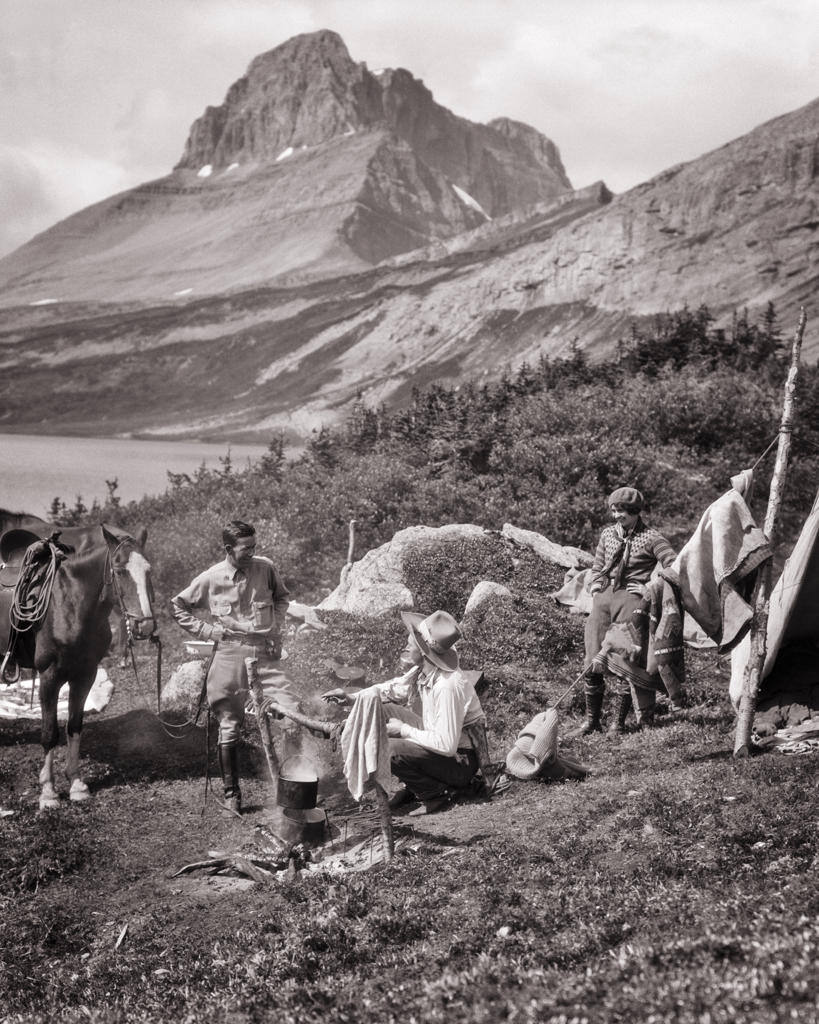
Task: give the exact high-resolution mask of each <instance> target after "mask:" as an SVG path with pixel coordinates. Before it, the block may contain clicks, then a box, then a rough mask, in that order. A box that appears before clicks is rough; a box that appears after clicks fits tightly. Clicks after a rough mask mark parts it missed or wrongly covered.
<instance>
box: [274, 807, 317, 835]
mask: <svg viewBox="0 0 819 1024" xmlns="http://www.w3.org/2000/svg"><path fill="white" fill-rule="evenodd" d="M283 813H284V817H285V819H286V820H287V821H288V822H291V823H292V825H293V827H294V828H295V829H296V830H297V831H298V836H299V838H300V839H301V840H302V841H303V842H307V843H310V842H313V843H319V842H321V841H322V839H324V835H325V832H326V830H327V812H326V811H324V810H323V809H322V808H321V807H308V808H305V809H304V810H297V809H292V808H289V807H288V808H285V810H284V812H283Z"/></svg>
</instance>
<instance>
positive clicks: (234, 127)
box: [176, 31, 571, 217]
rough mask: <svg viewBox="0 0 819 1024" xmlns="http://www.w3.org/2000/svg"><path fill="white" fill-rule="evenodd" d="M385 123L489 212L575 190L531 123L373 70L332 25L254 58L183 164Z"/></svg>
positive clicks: (267, 157)
mask: <svg viewBox="0 0 819 1024" xmlns="http://www.w3.org/2000/svg"><path fill="white" fill-rule="evenodd" d="M374 130H385V131H388V132H389V133H391V134H392V135H394V136H395V137H396V138H397V139H400V140H401V141H402V142H404V143H405V144H406V145H407V146H409V147H410V149H411V150H412V151H413V153H415V154H416V156H417V158H418V159H419V160H420V161H422V162H423V163H424V164H425V165H426V166H427V167H429V168H432V169H435V170H437V171H440V172H442V173H443V174H444V175H445V176H446V177H447V178H448V179H449V180H450V181H451V182H453V183H455V184H457V185H458V186H459V187H460V188H462V189H463V190H464V191H466V192H467V193H468V194H469V195H470V196H472V197H473V198H474V199H475V200H476V202H477V203H479V204H480V206H481V207H482V209H484V210H485V211H486V212H487V214H488V215H489V216H492V217H494V216H497V215H499V214H504V213H509V212H510V211H511V210H514V209H520V208H522V207H525V206H529V205H531V204H532V203H536V202H540V201H542V200H544V199H547V198H549V197H551V196H553V195H557V194H558V193H560V192H564V191H569V190H570V189H571V183H570V181H569V179H568V177H567V176H566V171H565V169H564V167H563V164H562V162H561V159H560V153H559V152H558V150H557V147H556V146H555V144H554V143H553V142H552V141H551V140H550V139H547V138H546V137H545V136H543V135H541V134H540V132H538V131H536V130H535V129H534V128H531V127H529V126H528V125H525V124H521V123H520V122H515V121H512V120H510V119H508V118H498V119H497V120H495V121H490V122H489V124H487V125H481V124H474V123H473V122H471V121H467V120H466V119H464V118H461V117H457V116H456V115H454V114H453V113H452V112H451V111H449V110H447V109H446V108H445V107H442V106H440V105H439V104H438V103H436V102H435V99H434V98H433V95H432V93H431V92H430V91H429V89H427V88H426V86H425V85H424V84H423V82H421V81H419V80H418V79H416V78H414V77H413V75H412V74H411V73H410V72H409V71H406V70H404V69H403V68H398V69H385V70H383V71H380V72H378V73H377V74H373V73H371V72H370V71H369V70H368V69H367V66H366V64H364V63H359V64H357V63H355V62H354V61H353V60H352V59H351V57H350V55H349V53H348V51H347V47H346V46H345V45H344V42H343V41H342V39H341V37H340V36H339V35H337V34H336V33H335V32H329V31H322V32H317V33H312V34H309V35H301V36H296V37H295V38H293V39H290V40H288V41H287V42H286V43H283V44H282V45H281V46H279V47H277V48H276V49H275V50H271V51H270V52H269V53H264V54H262V55H261V56H259V57H257V58H256V59H255V60H254V61H253V62H252V63H251V65H250V67H249V68H248V70H247V73H246V74H245V75H244V76H243V77H242V78H240V79H239V80H238V81H237V82H235V83H234V84H233V85H232V86H231V88H230V89H229V91H228V94H227V96H226V97H225V102H224V103H223V104H222V106H220V107H208V108H207V109H206V111H205V113H204V114H203V115H202V117H201V118H199V119H198V120H197V121H196V122H194V125H193V127H192V128H191V132H190V135H189V137H188V141H187V143H186V145H185V151H184V153H183V155H182V158H181V160H180V161H179V163H178V164H177V167H176V169H177V170H179V169H187V170H192V171H199V170H200V168H202V167H204V166H210V167H212V168H213V169H214V170H221V169H224V168H227V167H230V166H231V165H234V164H238V165H240V166H241V165H243V164H247V163H251V164H254V163H270V162H272V161H276V160H279V159H282V158H284V159H286V157H284V156H283V155H284V154H288V155H289V154H291V153H293V152H295V151H296V150H299V149H301V148H302V147H305V148H309V147H312V146H317V145H320V144H321V143H325V142H329V141H330V140H331V139H334V138H338V137H344V138H347V137H349V136H351V135H354V134H355V133H356V132H360V131H364V132H368V131H374Z"/></svg>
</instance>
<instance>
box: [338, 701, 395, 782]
mask: <svg viewBox="0 0 819 1024" xmlns="http://www.w3.org/2000/svg"><path fill="white" fill-rule="evenodd" d="M341 753H342V755H343V756H344V777H345V779H346V780H347V788H348V789H349V790H350V793H351V794H352V796H353V798H354V799H356V800H360V799H361V797H362V796H363V794H364V791H365V790H366V789H367V787H368V786H369V785H370V784H371V783H378V785H379V786H381V788H382V789H383V790H384V791H385V792H389V788H390V778H391V775H390V744H389V740H388V738H387V716H386V714H385V713H384V708H383V706H382V701H381V694H380V692H379V691H378V689H376V687H374V686H368V687H367V689H365V690H361V691H360V692H359V693H358V694H356V697H355V700H354V701H353V707H352V710H351V711H350V714H349V715H348V717H347V721H346V722H345V723H344V731H343V732H342V734H341Z"/></svg>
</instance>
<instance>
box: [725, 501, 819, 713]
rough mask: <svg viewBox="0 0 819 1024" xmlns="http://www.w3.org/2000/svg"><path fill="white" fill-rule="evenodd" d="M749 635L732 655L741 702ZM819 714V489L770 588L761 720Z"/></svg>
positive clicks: (735, 694)
mask: <svg viewBox="0 0 819 1024" xmlns="http://www.w3.org/2000/svg"><path fill="white" fill-rule="evenodd" d="M750 651H751V641H750V636H747V635H746V636H745V637H744V638H743V640H742V641H741V642H740V643H739V644H738V645H737V647H735V648H734V650H733V651H732V654H731V685H730V692H731V700H732V701H733V703H734V705H735V706H736V707H738V706H739V701H740V697H741V696H742V684H743V679H744V675H745V668H746V665H747V663H748V658H749V656H750ZM811 713H813V716H817V715H819V493H817V496H816V499H815V500H814V503H813V508H812V509H811V511H810V515H809V516H808V517H807V519H806V520H805V522H804V524H803V526H802V532H801V533H800V535H799V538H798V540H797V541H796V544H795V546H794V549H793V551H792V552H791V555H790V557H789V558H788V560H787V562H786V563H785V566H784V568H783V570H782V575H781V576H780V578H779V580H778V581H777V583H776V585H775V586H774V588H773V590H772V592H771V600H770V610H769V615H768V631H767V652H766V657H765V666H764V668H763V670H762V683H761V686H760V690H759V698H758V701H757V723H759V722H760V720H761V721H766V722H767V723H768V724H770V725H773V726H775V727H777V728H779V727H781V726H790V725H798V724H799V723H800V722H803V721H804V720H805V719H807V718H810V717H811Z"/></svg>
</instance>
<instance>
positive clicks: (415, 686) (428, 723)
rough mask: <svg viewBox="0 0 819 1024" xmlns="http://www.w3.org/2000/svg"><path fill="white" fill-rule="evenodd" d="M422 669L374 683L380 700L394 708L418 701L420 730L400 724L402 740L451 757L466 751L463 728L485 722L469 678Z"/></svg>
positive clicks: (412, 669) (417, 727)
mask: <svg viewBox="0 0 819 1024" xmlns="http://www.w3.org/2000/svg"><path fill="white" fill-rule="evenodd" d="M424 669H425V670H428V672H426V671H422V670H421V669H419V668H417V667H414V668H411V669H410V670H409V672H407V673H405V674H404V675H403V676H397V677H396V678H395V679H388V680H387V681H386V682H385V683H377V684H376V689H378V690H380V691H381V699H382V700H385V701H394V702H395V703H396V704H406V705H408V706H409V707H412V706H413V703H414V698H415V696H416V695H417V697H418V698H419V699H420V705H421V708H420V712H421V713H420V716H419V719H420V722H421V724H420V726H414V725H411V724H410V723H409V722H403V723H402V724H401V736H402V738H403V739H405V740H412V741H413V743H417V744H418V745H419V746H421V747H425V748H426V749H427V750H434V751H435V752H436V753H439V754H444V755H445V756H446V757H454V756H455V754H456V753H457V752H458V748H459V747H461V748H464V749H468V748H469V747H471V746H472V743H471V741H470V739H469V737H468V736H467V735H466V733H465V732H464V731H463V729H464V726H467V725H472V724H473V723H474V722H477V721H479V720H481V719H483V718H484V713H483V708H482V707H481V702H480V701H479V700H478V695H477V694H476V693H475V687H474V686H473V684H472V681H471V680H470V679H469V677H468V676H465V675H464V674H462V673H461V672H459V671H458V670H457V669H456V670H455V671H454V672H444V671H443V670H442V669H439V668H434V667H432V666H430V665H429V664H428V663H425V664H424Z"/></svg>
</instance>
